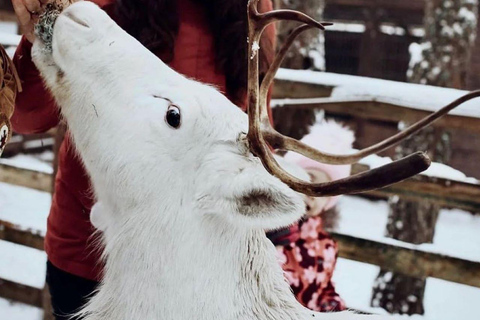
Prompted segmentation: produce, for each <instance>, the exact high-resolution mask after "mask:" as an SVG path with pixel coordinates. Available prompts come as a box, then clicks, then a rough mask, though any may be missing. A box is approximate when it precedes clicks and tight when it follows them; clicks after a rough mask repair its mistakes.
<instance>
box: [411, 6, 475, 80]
mask: <svg viewBox="0 0 480 320" xmlns="http://www.w3.org/2000/svg"><path fill="white" fill-rule="evenodd" d="M477 10H478V1H477V0H427V1H426V8H425V22H424V25H425V38H424V39H423V41H422V43H421V44H416V45H415V44H414V45H412V47H411V54H412V58H411V61H410V69H409V70H408V74H407V76H408V79H409V81H410V82H414V83H422V84H430V85H434V86H441V87H449V88H457V89H462V88H465V87H466V80H467V70H468V65H469V62H470V54H471V49H472V47H473V45H474V43H475V38H476V30H477Z"/></svg>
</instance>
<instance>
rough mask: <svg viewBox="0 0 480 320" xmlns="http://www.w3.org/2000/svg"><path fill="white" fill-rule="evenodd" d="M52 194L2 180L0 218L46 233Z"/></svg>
mask: <svg viewBox="0 0 480 320" xmlns="http://www.w3.org/2000/svg"><path fill="white" fill-rule="evenodd" d="M50 203H51V196H50V194H49V193H47V192H41V191H37V190H33V189H28V188H24V187H18V186H12V185H9V184H6V183H1V182H0V220H4V221H8V222H11V223H13V224H15V225H18V226H21V227H22V229H30V230H35V231H38V232H40V233H41V234H45V231H46V229H47V215H48V212H49V211H50Z"/></svg>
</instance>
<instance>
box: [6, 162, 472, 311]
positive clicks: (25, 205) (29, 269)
mask: <svg viewBox="0 0 480 320" xmlns="http://www.w3.org/2000/svg"><path fill="white" fill-rule="evenodd" d="M45 157H47V158H48V155H46V156H45V155H44V156H42V157H39V158H38V159H40V160H44V158H45ZM38 159H37V160H32V159H27V158H24V157H20V158H18V159H16V161H14V162H15V163H16V164H17V165H18V166H22V167H27V168H28V167H32V166H34V167H35V169H39V170H42V169H43V171H44V172H48V171H49V169H48V166H45V165H44V164H42V163H41V161H40V162H39V161H38ZM2 161H4V160H2ZM10 164H11V163H10ZM50 201H51V200H50V195H49V194H48V193H45V192H39V191H35V190H31V189H27V188H23V187H16V186H11V185H7V184H4V183H0V220H6V221H10V222H12V223H14V224H18V225H21V226H22V227H23V228H25V229H31V230H37V231H39V232H40V233H41V234H44V233H45V229H46V218H47V214H48V210H49V206H50ZM339 209H340V213H341V220H340V223H339V227H338V229H337V230H336V232H339V233H344V234H350V235H353V236H356V237H359V238H366V239H372V240H376V241H384V242H389V243H395V244H397V242H395V241H393V240H390V239H385V238H384V237H383V232H384V229H385V225H386V221H387V209H388V206H387V203H386V202H385V201H377V202H372V201H368V200H365V199H362V198H358V197H343V198H341V200H340V201H339ZM479 231H480V217H479V216H473V215H471V214H469V213H466V212H463V211H461V210H442V212H441V214H440V217H439V221H438V224H437V228H436V235H435V239H434V243H433V244H431V245H421V246H417V248H419V249H421V250H428V251H433V252H440V253H443V254H446V255H450V256H456V257H460V258H463V259H469V260H473V261H480V249H479V248H480V232H479ZM0 257H2V258H1V259H0V278H4V279H8V280H12V281H15V282H19V283H23V284H27V285H30V286H33V287H37V288H42V287H43V285H44V277H45V261H46V257H45V254H44V253H43V252H41V251H38V250H35V249H30V248H26V247H23V246H19V245H15V244H12V243H8V242H4V241H0ZM378 271H379V268H378V267H376V266H372V265H368V264H364V263H359V262H353V261H349V260H345V259H339V261H338V265H337V269H336V271H335V276H334V281H335V283H336V285H337V289H338V291H339V293H340V294H341V296H342V297H343V298H344V299H345V301H346V302H347V305H348V306H349V307H351V308H354V309H358V310H363V311H372V312H376V313H381V312H382V310H378V309H374V308H371V307H370V295H371V290H372V289H371V287H372V284H373V282H374V280H375V277H376V276H377V274H378ZM478 301H480V289H477V288H473V287H468V286H463V285H458V284H454V283H449V282H446V281H442V280H437V279H428V280H427V288H426V295H425V309H426V316H425V317H415V319H427V320H447V319H448V320H450V319H468V320H469V319H480V311H478V308H477V306H476V303H475V302H477V303H478ZM41 317H42V311H41V310H40V309H38V308H33V307H30V306H25V305H22V304H18V303H11V302H8V301H6V300H2V299H0V319H2V320H3V319H8V320H17V319H18V320H38V319H41Z"/></svg>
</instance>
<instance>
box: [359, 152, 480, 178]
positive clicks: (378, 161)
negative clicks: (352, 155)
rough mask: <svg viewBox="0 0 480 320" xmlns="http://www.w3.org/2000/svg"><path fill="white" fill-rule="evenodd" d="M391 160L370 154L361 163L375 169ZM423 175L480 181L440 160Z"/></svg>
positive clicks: (433, 163)
mask: <svg viewBox="0 0 480 320" xmlns="http://www.w3.org/2000/svg"><path fill="white" fill-rule="evenodd" d="M390 162H392V159H391V158H389V157H380V156H378V155H370V156H368V157H366V158H364V159H362V160H360V162H359V163H361V164H364V165H368V166H369V167H370V168H371V169H373V168H378V167H380V166H383V165H385V164H388V163H390ZM421 175H424V176H429V177H436V178H441V179H447V180H452V181H458V182H465V183H472V184H479V183H480V181H479V180H477V179H475V178H472V177H467V176H466V175H465V174H464V173H463V172H461V171H459V170H457V169H454V168H452V167H450V166H447V165H445V164H442V163H438V162H432V164H431V166H430V167H429V168H428V169H427V170H426V171H424V172H422V173H421Z"/></svg>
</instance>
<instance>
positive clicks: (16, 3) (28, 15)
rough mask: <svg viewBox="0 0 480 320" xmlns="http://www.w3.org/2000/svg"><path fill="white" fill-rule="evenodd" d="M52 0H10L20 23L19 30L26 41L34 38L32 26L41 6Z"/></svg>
mask: <svg viewBox="0 0 480 320" xmlns="http://www.w3.org/2000/svg"><path fill="white" fill-rule="evenodd" d="M51 1H52V0H12V5H13V9H14V10H15V14H16V15H17V18H18V22H19V24H20V30H21V31H22V33H23V35H24V36H25V37H26V38H27V40H28V41H30V42H32V43H33V41H34V40H35V34H34V26H35V23H36V22H37V20H38V16H39V14H40V13H41V12H42V10H43V6H44V5H45V4H47V3H48V2H51Z"/></svg>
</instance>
